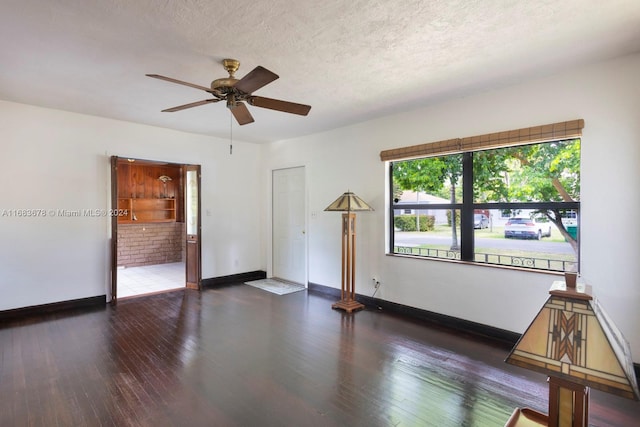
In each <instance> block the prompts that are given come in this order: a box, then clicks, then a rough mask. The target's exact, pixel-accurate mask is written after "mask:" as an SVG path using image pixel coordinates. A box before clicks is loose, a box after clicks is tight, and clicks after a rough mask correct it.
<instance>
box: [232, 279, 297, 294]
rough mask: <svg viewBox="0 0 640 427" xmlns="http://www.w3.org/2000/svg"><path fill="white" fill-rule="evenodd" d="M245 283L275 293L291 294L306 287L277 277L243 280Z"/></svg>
mask: <svg viewBox="0 0 640 427" xmlns="http://www.w3.org/2000/svg"><path fill="white" fill-rule="evenodd" d="M244 284H245V285H249V286H253V287H254V288H259V289H262V290H265V291H267V292H271V293H273V294H277V295H285V294H291V293H293V292H298V291H304V290H305V289H306V288H305V286H304V285H299V284H297V283H291V282H284V281H281V280H278V279H261V280H252V281H251V282H245V283H244Z"/></svg>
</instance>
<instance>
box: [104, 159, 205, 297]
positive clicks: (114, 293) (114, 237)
mask: <svg viewBox="0 0 640 427" xmlns="http://www.w3.org/2000/svg"><path fill="white" fill-rule="evenodd" d="M122 159H126V160H129V161H139V162H141V163H148V164H154V163H157V164H166V165H171V166H178V167H180V169H181V173H180V179H181V180H182V181H183V182H184V181H185V176H186V171H187V168H188V167H193V168H196V170H197V172H198V173H197V176H198V212H197V215H198V225H197V232H198V234H197V251H196V254H197V260H196V262H197V266H198V269H197V286H192V287H191V288H192V289H198V290H200V289H202V243H201V237H202V229H201V218H202V212H201V206H202V200H201V199H202V197H201V194H202V188H201V179H200V173H201V172H200V170H201V166H200V165H191V164H186V163H173V162H165V161H161V160H149V159H139V158H135V157H124V156H111V158H110V162H111V209H112V210H117V209H118V161H119V160H122ZM184 185H185V186H186V182H184ZM182 199H183V203H182V209H183V213H184V215H182V218H183V221H186V218H185V216H186V192H183V194H182ZM186 239H187V237H186V222H185V240H186ZM110 243H111V245H110V246H111V251H110V252H111V263H110V264H111V300H110V301H109V302H110V303H111V304H113V305H117V303H118V217H117V216H115V215H112V216H111V240H110ZM185 244H188V242H185ZM187 268H188V263H187V260H186V248H185V288H189V286H187V284H188V283H187Z"/></svg>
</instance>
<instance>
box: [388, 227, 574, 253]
mask: <svg viewBox="0 0 640 427" xmlns="http://www.w3.org/2000/svg"><path fill="white" fill-rule="evenodd" d="M458 242H460V236H458ZM394 243H395V245H396V246H407V247H413V246H419V245H429V244H431V245H450V244H451V236H444V235H441V234H432V235H430V234H429V233H428V232H426V233H425V232H403V231H396V233H395V242H394ZM475 247H476V248H485V249H487V248H496V249H513V250H519V251H535V252H548V253H557V254H562V253H569V254H572V253H573V248H572V247H571V245H570V244H569V243H566V242H550V241H545V238H544V237H543V238H542V240H528V239H495V238H482V237H476V240H475Z"/></svg>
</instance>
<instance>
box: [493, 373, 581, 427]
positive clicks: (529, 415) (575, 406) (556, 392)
mask: <svg viewBox="0 0 640 427" xmlns="http://www.w3.org/2000/svg"><path fill="white" fill-rule="evenodd" d="M547 381H548V382H549V415H546V414H543V413H540V412H537V411H534V410H533V409H529V408H517V409H516V410H515V411H514V412H513V414H512V415H511V418H509V420H508V421H507V423H506V424H505V427H531V426H548V427H561V426H569V427H588V425H589V387H587V386H584V385H581V384H576V383H574V382H571V381H567V380H563V379H560V378H556V377H549V378H548V380H547Z"/></svg>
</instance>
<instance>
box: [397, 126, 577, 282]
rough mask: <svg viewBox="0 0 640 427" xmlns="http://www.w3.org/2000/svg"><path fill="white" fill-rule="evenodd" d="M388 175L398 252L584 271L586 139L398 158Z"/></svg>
mask: <svg viewBox="0 0 640 427" xmlns="http://www.w3.org/2000/svg"><path fill="white" fill-rule="evenodd" d="M389 176H390V182H391V185H392V191H391V193H392V195H391V198H392V201H391V206H392V209H391V212H392V213H393V214H392V215H390V219H391V227H390V230H391V239H390V240H391V248H390V252H391V253H394V254H407V255H413V256H417V257H429V258H445V259H458V260H464V261H470V262H477V263H484V264H494V265H504V266H517V267H525V268H532V269H538V270H552V271H565V270H572V269H577V266H578V262H579V244H578V241H579V240H578V229H579V221H578V218H579V209H580V139H579V138H571V139H564V140H556V141H550V142H542V143H534V144H528V145H517V146H502V147H499V148H491V149H480V150H470V151H467V152H462V153H454V154H447V155H440V156H430V157H429V156H425V157H421V158H414V159H411V160H400V159H398V160H395V159H394V160H393V161H391V162H390V163H389ZM416 194H417V195H418V197H416ZM407 195H410V196H407ZM409 209H411V210H412V211H413V212H414V213H413V214H411V215H408V214H406V213H405V212H406V210H409Z"/></svg>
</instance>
